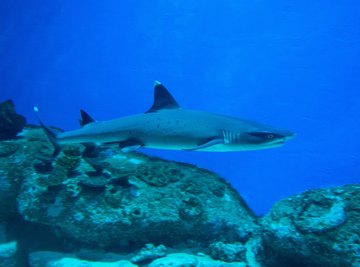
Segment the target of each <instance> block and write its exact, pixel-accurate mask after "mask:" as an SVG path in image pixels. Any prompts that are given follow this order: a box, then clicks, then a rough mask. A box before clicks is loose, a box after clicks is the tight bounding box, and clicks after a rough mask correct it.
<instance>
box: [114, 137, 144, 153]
mask: <svg viewBox="0 0 360 267" xmlns="http://www.w3.org/2000/svg"><path fill="white" fill-rule="evenodd" d="M119 147H120V149H121V151H122V152H124V153H128V152H133V151H135V150H136V149H138V148H140V147H143V144H141V142H138V141H137V140H134V139H129V140H126V141H121V142H119Z"/></svg>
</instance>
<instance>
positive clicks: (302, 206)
mask: <svg viewBox="0 0 360 267" xmlns="http://www.w3.org/2000/svg"><path fill="white" fill-rule="evenodd" d="M359 222H360V185H349V186H344V187H335V188H328V189H317V190H311V191H307V192H305V193H303V194H300V195H296V196H293V197H289V198H287V199H284V200H281V201H279V202H277V203H276V204H275V205H274V206H273V208H272V209H271V211H270V212H269V214H268V215H266V216H265V217H264V218H263V219H262V221H261V224H262V226H263V233H264V235H263V241H264V246H265V251H266V252H267V256H265V257H267V258H268V259H270V258H273V260H274V262H273V264H270V266H279V267H280V266H294V267H297V266H308V267H317V266H327V267H359V266H360V223H359Z"/></svg>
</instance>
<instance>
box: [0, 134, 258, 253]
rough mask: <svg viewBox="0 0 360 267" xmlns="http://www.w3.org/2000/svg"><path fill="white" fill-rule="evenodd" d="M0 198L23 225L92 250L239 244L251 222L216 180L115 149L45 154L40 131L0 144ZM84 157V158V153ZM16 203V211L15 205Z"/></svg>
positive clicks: (251, 227)
mask: <svg viewBox="0 0 360 267" xmlns="http://www.w3.org/2000/svg"><path fill="white" fill-rule="evenodd" d="M0 145H1V147H2V150H1V151H7V152H6V153H5V152H3V154H4V153H5V154H4V155H3V157H1V158H0V164H1V165H2V166H3V168H2V169H1V172H0V182H1V183H2V184H3V186H1V188H2V189H1V190H3V191H4V194H1V196H0V198H2V199H1V200H2V201H3V202H2V203H7V206H8V207H10V208H4V209H3V213H4V214H6V213H9V212H10V211H11V212H15V211H16V208H17V212H19V213H20V214H21V215H22V216H23V218H24V219H25V220H27V221H30V222H33V223H37V224H43V225H47V226H49V227H50V228H51V229H53V231H54V232H56V233H57V234H58V235H60V236H63V237H67V238H69V239H72V240H75V241H77V242H80V243H83V244H89V245H91V246H97V247H109V246H115V247H121V246H127V247H128V246H143V245H145V244H146V243H153V244H155V245H158V244H164V245H174V244H179V243H184V242H190V243H191V242H195V243H202V244H208V243H210V242H213V241H215V240H216V241H223V242H246V241H247V240H248V239H249V238H250V237H251V236H252V235H253V234H254V233H255V232H256V231H258V226H257V223H256V221H257V218H256V217H255V216H254V215H253V213H252V212H251V211H250V210H249V209H248V207H247V205H246V204H245V202H244V201H243V199H242V198H241V197H240V196H239V195H238V193H237V192H236V191H235V190H234V189H233V188H232V187H231V186H230V185H229V184H228V183H227V182H226V181H225V180H224V179H222V178H220V177H219V176H217V175H215V174H214V173H211V172H209V171H207V170H204V169H200V168H197V167H195V166H192V165H188V164H181V163H175V162H171V161H165V160H161V159H158V158H152V157H148V156H145V155H143V154H139V153H130V154H124V153H121V152H120V151H119V150H118V149H117V148H108V149H104V150H97V151H95V152H94V153H90V154H89V153H88V154H87V155H86V156H84V147H83V146H82V145H69V146H64V148H63V150H62V152H61V153H60V154H59V155H58V156H57V157H56V158H54V157H52V151H53V148H52V146H51V144H50V143H49V142H48V140H47V138H46V136H45V135H44V134H43V132H42V130H41V129H40V128H27V129H26V130H25V131H24V132H23V133H22V139H19V140H12V141H6V142H1V143H0ZM85 154H86V152H85ZM16 201H17V205H15V204H16Z"/></svg>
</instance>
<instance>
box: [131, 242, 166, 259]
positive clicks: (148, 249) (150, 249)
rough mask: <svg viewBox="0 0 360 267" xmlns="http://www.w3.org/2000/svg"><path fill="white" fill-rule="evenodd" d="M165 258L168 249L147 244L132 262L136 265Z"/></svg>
mask: <svg viewBox="0 0 360 267" xmlns="http://www.w3.org/2000/svg"><path fill="white" fill-rule="evenodd" d="M164 256H166V247H165V246H164V245H159V246H157V247H156V246H154V245H153V244H146V245H145V247H143V248H142V249H141V250H140V252H139V253H138V254H137V255H136V256H135V257H133V258H132V259H131V261H132V262H134V263H143V262H151V261H152V260H154V259H157V258H161V257H164Z"/></svg>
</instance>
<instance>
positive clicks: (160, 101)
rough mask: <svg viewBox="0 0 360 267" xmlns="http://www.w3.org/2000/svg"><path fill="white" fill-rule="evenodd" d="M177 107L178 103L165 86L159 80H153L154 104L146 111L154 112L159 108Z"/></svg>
mask: <svg viewBox="0 0 360 267" xmlns="http://www.w3.org/2000/svg"><path fill="white" fill-rule="evenodd" d="M179 107H180V106H179V104H178V103H177V102H176V100H175V98H174V97H173V96H172V95H171V94H170V93H169V91H168V90H167V89H166V88H165V86H163V85H162V84H161V83H160V82H158V81H155V86H154V104H153V105H152V107H151V108H150V109H149V110H148V111H147V112H146V113H150V112H156V111H159V110H161V109H176V108H179Z"/></svg>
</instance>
